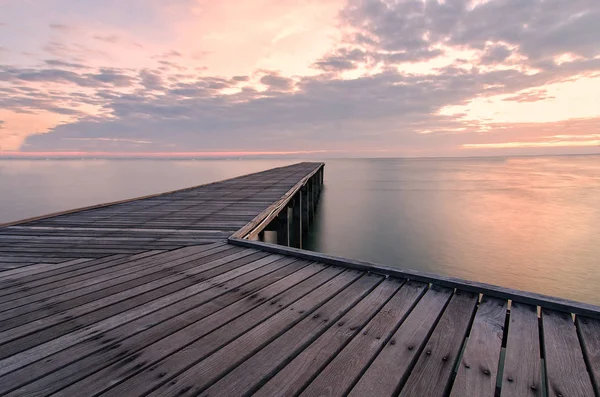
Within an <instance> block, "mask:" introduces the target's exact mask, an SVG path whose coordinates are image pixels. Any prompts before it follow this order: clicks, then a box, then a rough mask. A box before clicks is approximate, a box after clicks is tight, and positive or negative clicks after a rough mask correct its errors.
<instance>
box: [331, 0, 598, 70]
mask: <svg viewBox="0 0 600 397" xmlns="http://www.w3.org/2000/svg"><path fill="white" fill-rule="evenodd" d="M343 18H344V21H345V22H346V23H347V24H348V25H350V26H353V27H355V28H357V29H359V33H358V34H357V35H355V36H354V41H355V42H358V43H360V44H367V45H375V46H378V47H379V48H381V49H384V50H387V51H400V52H402V51H404V52H406V51H408V52H410V51H422V50H423V49H427V48H429V47H430V46H431V45H432V44H435V43H446V44H453V45H464V46H468V47H471V48H477V49H483V48H485V46H486V44H487V43H488V42H490V41H491V42H505V43H508V44H510V45H515V46H519V48H520V51H521V52H522V53H523V54H524V55H526V56H527V57H529V58H531V59H542V58H548V57H553V56H556V55H560V54H562V53H565V52H572V53H575V54H577V55H580V56H584V57H593V56H595V55H598V54H600V40H598V39H597V38H598V37H600V24H598V23H597V21H598V20H600V2H598V1H595V0H492V1H489V2H486V3H484V4H481V5H478V6H476V7H474V8H471V1H470V0H447V1H444V2H438V1H437V0H426V1H421V0H405V1H401V2H389V1H385V0H357V1H351V2H350V5H349V6H348V7H347V8H346V9H345V10H344V12H343ZM497 55H500V53H497V54H496V56H497Z"/></svg>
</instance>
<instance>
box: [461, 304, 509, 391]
mask: <svg viewBox="0 0 600 397" xmlns="http://www.w3.org/2000/svg"><path fill="white" fill-rule="evenodd" d="M507 307H508V302H507V301H506V300H501V299H496V298H489V297H486V296H484V297H483V298H482V300H481V303H480V304H479V308H478V309H477V313H476V314H475V320H473V325H472V326H471V332H470V334H469V340H468V342H467V346H466V348H465V351H464V353H463V356H462V359H461V361H460V364H459V367H458V373H457V374H456V379H455V380H454V384H453V385H452V392H451V394H450V397H485V396H488V397H494V394H495V392H496V378H497V376H498V363H499V361H500V351H501V350H502V337H503V335H504V322H505V320H506V310H507Z"/></svg>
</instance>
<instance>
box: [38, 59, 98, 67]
mask: <svg viewBox="0 0 600 397" xmlns="http://www.w3.org/2000/svg"><path fill="white" fill-rule="evenodd" d="M44 62H45V63H46V65H48V66H53V67H63V68H72V69H85V68H87V66H85V65H83V64H81V63H72V62H65V61H61V60H58V59H47V60H45V61H44Z"/></svg>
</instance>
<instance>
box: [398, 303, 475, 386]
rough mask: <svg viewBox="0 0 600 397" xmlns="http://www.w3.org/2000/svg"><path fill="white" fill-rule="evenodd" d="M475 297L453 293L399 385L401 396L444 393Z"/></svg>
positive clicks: (459, 349) (466, 329)
mask: <svg viewBox="0 0 600 397" xmlns="http://www.w3.org/2000/svg"><path fill="white" fill-rule="evenodd" d="M478 298H479V295H477V294H474V293H472V292H465V291H456V292H455V293H454V296H453V297H452V299H451V300H450V303H449V304H448V306H447V307H446V310H445V311H444V314H443V315H442V317H441V318H440V321H439V322H438V324H437V326H436V327H435V329H434V331H433V334H431V337H430V338H429V340H428V341H427V344H426V345H425V348H424V349H423V352H422V353H421V356H420V357H419V359H418V360H417V364H416V365H415V367H414V368H413V370H412V371H411V373H410V375H409V377H408V379H407V381H406V384H405V385H404V387H403V388H402V391H401V392H400V396H401V397H408V396H414V397H421V396H443V395H446V393H447V392H448V386H449V384H450V380H451V376H452V372H453V370H454V367H455V365H456V361H457V360H458V355H459V354H460V351H461V348H462V345H463V342H464V339H465V337H466V335H467V331H468V329H469V326H470V324H471V318H472V316H473V312H474V310H475V307H476V305H477V300H478Z"/></svg>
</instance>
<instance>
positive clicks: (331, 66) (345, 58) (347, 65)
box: [313, 48, 368, 72]
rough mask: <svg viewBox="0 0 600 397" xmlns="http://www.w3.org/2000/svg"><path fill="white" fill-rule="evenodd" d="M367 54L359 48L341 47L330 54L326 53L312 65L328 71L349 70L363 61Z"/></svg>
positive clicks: (365, 59)
mask: <svg viewBox="0 0 600 397" xmlns="http://www.w3.org/2000/svg"><path fill="white" fill-rule="evenodd" d="M367 59H368V54H367V53H366V52H365V51H362V50H360V49H353V50H349V49H347V48H341V49H339V50H337V51H335V52H334V53H332V54H329V55H326V56H325V57H323V58H321V59H319V60H318V61H316V62H315V63H314V64H313V67H315V68H317V69H321V70H324V71H328V72H338V71H344V70H351V69H355V68H356V67H357V64H358V63H359V62H365V61H367Z"/></svg>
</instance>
